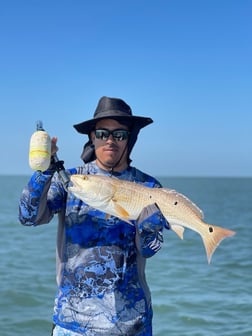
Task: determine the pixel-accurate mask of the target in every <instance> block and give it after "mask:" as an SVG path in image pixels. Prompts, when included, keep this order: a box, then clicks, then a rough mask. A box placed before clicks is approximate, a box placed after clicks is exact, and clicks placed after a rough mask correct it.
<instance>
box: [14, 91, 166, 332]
mask: <svg viewBox="0 0 252 336" xmlns="http://www.w3.org/2000/svg"><path fill="white" fill-rule="evenodd" d="M152 122H153V121H152V119H151V118H147V117H140V116H135V115H133V114H132V111H131V108H130V106H129V105H128V104H126V103H125V102H124V101H123V100H122V99H118V98H109V97H102V98H101V99H100V100H99V102H98V105H97V108H96V110H95V113H94V116H93V118H92V119H90V120H87V121H84V122H82V123H79V124H76V125H74V128H75V129H76V130H77V131H78V132H79V133H81V134H86V135H87V136H88V141H87V143H86V144H85V146H84V148H83V153H82V155H81V158H82V159H83V161H84V165H83V166H81V167H78V168H72V169H69V170H67V174H69V175H71V174H99V175H105V176H113V177H114V176H115V177H117V178H119V179H122V180H128V181H134V182H136V183H140V184H143V185H145V186H148V187H150V188H159V187H161V184H160V183H159V182H158V181H157V180H156V179H155V178H153V177H151V176H149V175H147V174H146V173H143V172H142V171H140V170H138V169H137V168H135V167H133V166H132V165H131V159H130V154H131V151H132V149H133V147H134V145H135V143H136V140H137V136H138V133H139V131H140V130H141V129H142V128H143V127H145V126H147V125H149V124H150V123H152ZM57 150H58V147H57V139H56V138H52V154H54V153H55V152H56V151H57ZM55 214H58V239H57V260H56V261H57V286H58V289H57V294H56V299H55V306H54V315H53V323H54V326H53V331H52V335H53V336H79V335H87V336H93V335H95V336H101V335H102V336H118V335H125V336H126V335H127V336H151V335H152V316H153V311H152V304H151V294H150V290H149V288H148V285H147V283H146V279H145V263H146V258H149V257H151V256H153V255H154V254H155V253H156V252H157V251H159V250H160V248H161V245H162V242H163V234H162V232H163V228H165V227H166V228H168V229H169V224H168V223H167V221H166V220H165V218H164V217H163V215H162V213H161V212H160V210H159V208H158V207H157V205H156V204H151V205H149V206H148V207H146V208H144V209H143V210H142V212H141V214H140V216H139V218H138V219H137V220H135V221H132V223H131V224H133V225H131V224H129V223H128V222H125V221H122V220H121V219H119V218H117V217H114V216H108V215H107V214H105V213H103V212H101V211H99V210H96V209H94V208H91V207H90V206H88V205H87V204H85V203H84V202H82V201H81V200H80V199H77V198H76V197H75V196H74V195H73V194H72V193H71V192H67V190H66V188H65V187H64V183H63V182H62V180H61V179H60V174H58V173H57V172H56V164H55V161H53V160H52V163H51V165H50V167H49V169H48V170H46V171H45V172H41V171H36V172H34V173H33V175H32V176H31V178H30V181H29V183H28V185H27V186H26V187H25V188H24V190H23V192H22V194H21V198H20V203H19V219H20V222H21V223H22V224H23V225H29V226H37V225H41V224H45V223H48V222H50V221H51V219H52V218H53V216H54V215H55Z"/></svg>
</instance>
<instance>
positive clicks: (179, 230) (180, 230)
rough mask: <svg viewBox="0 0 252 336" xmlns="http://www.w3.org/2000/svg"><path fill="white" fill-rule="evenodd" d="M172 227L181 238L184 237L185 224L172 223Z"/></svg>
mask: <svg viewBox="0 0 252 336" xmlns="http://www.w3.org/2000/svg"><path fill="white" fill-rule="evenodd" d="M171 229H172V231H174V232H175V233H176V234H177V235H178V236H179V238H180V239H184V231H185V229H184V228H183V226H180V225H176V224H172V225H171Z"/></svg>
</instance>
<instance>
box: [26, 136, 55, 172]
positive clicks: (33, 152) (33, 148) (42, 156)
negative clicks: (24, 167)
mask: <svg viewBox="0 0 252 336" xmlns="http://www.w3.org/2000/svg"><path fill="white" fill-rule="evenodd" d="M50 161H51V138H50V136H49V135H48V133H47V132H45V131H43V130H38V131H36V132H34V133H33V134H32V136H31V140H30V150H29V165H30V167H31V169H33V170H40V171H42V172H43V171H45V170H47V169H48V167H49V166H50Z"/></svg>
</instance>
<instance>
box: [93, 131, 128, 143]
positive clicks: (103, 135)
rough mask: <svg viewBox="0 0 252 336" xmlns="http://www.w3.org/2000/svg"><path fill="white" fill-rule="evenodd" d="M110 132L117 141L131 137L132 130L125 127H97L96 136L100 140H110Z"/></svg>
mask: <svg viewBox="0 0 252 336" xmlns="http://www.w3.org/2000/svg"><path fill="white" fill-rule="evenodd" d="M110 134H111V135H112V137H113V139H114V140H116V141H123V140H127V139H128V138H129V134H130V132H129V131H127V130H125V129H115V130H113V131H110V130H108V129H105V128H103V129H96V130H95V137H96V139H99V140H104V141H106V140H108V138H109V136H110Z"/></svg>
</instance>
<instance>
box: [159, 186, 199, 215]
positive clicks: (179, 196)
mask: <svg viewBox="0 0 252 336" xmlns="http://www.w3.org/2000/svg"><path fill="white" fill-rule="evenodd" d="M162 191H164V192H165V193H168V194H169V195H170V196H173V197H174V199H176V201H177V202H179V200H180V199H181V200H182V202H183V203H186V205H187V206H188V207H189V208H190V209H191V210H192V211H193V212H194V213H195V215H196V216H198V217H199V218H200V219H203V218H204V213H203V211H202V210H201V209H200V208H199V207H198V206H197V205H196V204H195V203H193V202H192V201H191V200H190V199H189V198H188V197H186V196H185V195H183V194H181V193H179V192H177V191H176V190H173V189H168V188H162Z"/></svg>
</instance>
